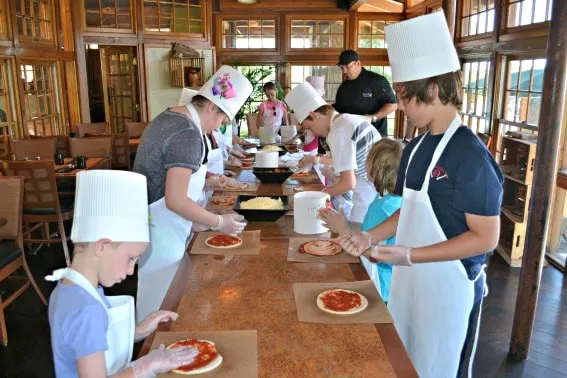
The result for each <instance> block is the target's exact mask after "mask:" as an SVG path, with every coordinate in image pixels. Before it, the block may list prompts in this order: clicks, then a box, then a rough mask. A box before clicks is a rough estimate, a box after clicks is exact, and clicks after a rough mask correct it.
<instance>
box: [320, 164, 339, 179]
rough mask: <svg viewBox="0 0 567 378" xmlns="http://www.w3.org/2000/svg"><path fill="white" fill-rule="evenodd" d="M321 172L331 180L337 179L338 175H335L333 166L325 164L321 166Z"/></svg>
mask: <svg viewBox="0 0 567 378" xmlns="http://www.w3.org/2000/svg"><path fill="white" fill-rule="evenodd" d="M321 174H322V175H323V176H325V178H326V179H327V180H329V181H335V180H336V178H337V176H336V175H335V170H334V169H333V167H330V166H328V165H324V166H322V167H321Z"/></svg>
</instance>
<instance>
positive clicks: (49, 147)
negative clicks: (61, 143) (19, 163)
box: [12, 137, 57, 160]
mask: <svg viewBox="0 0 567 378" xmlns="http://www.w3.org/2000/svg"><path fill="white" fill-rule="evenodd" d="M56 143H57V140H56V139H55V138H54V137H46V138H34V139H21V140H14V141H12V149H13V152H14V155H15V157H16V160H26V158H27V159H29V160H34V159H36V158H37V157H39V158H40V159H43V160H53V159H54V157H55V151H56Z"/></svg>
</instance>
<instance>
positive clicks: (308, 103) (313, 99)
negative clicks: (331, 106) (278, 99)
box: [285, 83, 327, 123]
mask: <svg viewBox="0 0 567 378" xmlns="http://www.w3.org/2000/svg"><path fill="white" fill-rule="evenodd" d="M285 102H286V103H287V104H288V105H289V107H290V108H292V109H293V111H294V112H295V117H296V118H297V121H298V122H299V123H301V122H303V121H305V118H307V116H309V113H310V112H313V111H315V110H317V109H318V108H320V107H321V106H323V105H327V102H326V101H325V100H324V99H323V97H321V95H320V94H319V93H317V91H316V90H315V88H313V87H312V86H311V84H309V83H301V84H299V85H298V86H297V87H295V88H293V89H292V90H291V91H290V92H289V93H288V94H287V96H285Z"/></svg>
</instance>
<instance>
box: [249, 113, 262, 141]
mask: <svg viewBox="0 0 567 378" xmlns="http://www.w3.org/2000/svg"><path fill="white" fill-rule="evenodd" d="M246 124H247V125H248V136H249V137H258V136H259V135H260V131H259V129H258V113H248V114H246Z"/></svg>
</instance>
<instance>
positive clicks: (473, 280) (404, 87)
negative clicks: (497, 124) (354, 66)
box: [338, 12, 503, 378]
mask: <svg viewBox="0 0 567 378" xmlns="http://www.w3.org/2000/svg"><path fill="white" fill-rule="evenodd" d="M431 40H435V41H437V43H436V44H433V45H432V44H430V43H429V41H431ZM386 42H387V44H388V55H389V59H390V63H391V66H392V73H393V75H392V76H393V79H394V87H395V90H396V92H397V95H398V99H399V107H400V109H401V110H402V111H404V112H405V114H406V116H407V117H408V119H409V120H410V121H411V122H412V124H414V125H416V126H417V127H419V128H425V127H429V132H427V133H426V134H424V135H423V136H421V137H419V139H414V140H413V141H412V142H410V143H409V144H408V146H407V147H406V148H405V150H404V153H403V157H402V162H401V165H400V170H399V172H398V183H397V185H396V193H397V194H400V191H402V192H403V198H402V205H401V209H400V211H399V212H396V213H394V215H392V216H391V217H390V218H389V219H388V220H386V221H385V222H383V223H382V224H381V225H379V226H378V227H375V228H373V229H371V230H369V231H368V232H366V233H356V234H351V235H348V236H346V237H341V238H339V239H338V242H339V243H340V244H341V246H342V247H343V248H344V249H345V250H346V251H347V252H349V253H351V254H353V255H360V254H361V253H362V252H363V251H365V250H368V252H366V253H365V254H367V255H368V256H369V257H370V258H371V259H372V260H374V261H378V262H385V263H391V264H393V265H395V266H394V268H393V271H392V281H391V287H390V300H389V302H388V308H389V310H390V312H391V314H392V318H393V320H394V323H395V326H396V330H397V331H398V333H399V334H400V337H401V339H402V341H403V343H404V345H405V347H406V349H407V351H408V353H409V355H410V357H411V359H412V362H413V364H414V366H415V368H416V370H417V373H418V374H419V376H420V377H424V378H454V377H456V376H459V377H472V362H473V360H474V353H475V348H476V342H477V337H478V325H479V322H480V312H481V311H480V310H481V308H482V297H483V295H486V293H487V289H486V284H485V274H484V268H483V266H482V263H483V262H484V260H485V258H486V253H487V252H489V251H492V250H493V249H494V248H495V247H496V244H497V243H498V237H499V231H500V225H499V220H500V216H499V214H500V207H501V203H502V181H503V177H502V172H501V171H500V169H499V168H498V165H497V164H496V162H495V161H494V159H493V157H492V156H491V154H490V152H489V151H488V150H487V149H486V147H485V146H484V144H483V143H482V142H480V140H479V139H478V137H477V136H476V135H475V134H474V133H473V132H472V131H471V130H470V129H468V128H466V127H461V124H462V122H461V119H460V117H459V116H458V109H459V106H460V105H461V104H462V98H461V97H460V96H461V95H460V88H461V87H462V74H461V72H460V62H459V59H458V56H457V53H456V50H455V48H454V45H453V40H452V38H451V36H450V34H449V30H448V27H447V23H446V22H445V18H444V15H443V12H438V13H433V14H430V15H426V16H422V17H417V18H415V19H412V20H411V21H404V22H400V23H398V24H396V26H395V27H391V26H388V27H386ZM423 88H425V89H423ZM416 98H421V99H422V100H421V101H422V102H421V103H419V102H418V101H417V100H416ZM394 233H395V236H396V244H398V245H396V246H382V245H377V244H376V243H378V242H380V241H382V240H385V239H388V238H389V237H391V236H393V234H394ZM369 247H374V248H370V249H368V248H369Z"/></svg>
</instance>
